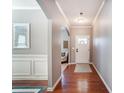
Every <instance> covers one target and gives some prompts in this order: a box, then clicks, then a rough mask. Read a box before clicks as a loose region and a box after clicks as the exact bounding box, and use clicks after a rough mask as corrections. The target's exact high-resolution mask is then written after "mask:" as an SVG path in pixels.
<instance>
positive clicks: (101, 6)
mask: <svg viewBox="0 0 124 93" xmlns="http://www.w3.org/2000/svg"><path fill="white" fill-rule="evenodd" d="M105 1H106V0H103V2H102V3H101V5H100V7H99V9H98V11H97V13H96V16H95V17H94V19H93V22H92V25H94V24H95V22H96V20H97V18H98V16H99V15H100V13H101V11H102V9H103V6H104V4H105Z"/></svg>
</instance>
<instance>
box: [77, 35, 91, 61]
mask: <svg viewBox="0 0 124 93" xmlns="http://www.w3.org/2000/svg"><path fill="white" fill-rule="evenodd" d="M78 36H83V37H88V39H89V59H88V60H84V62H83V63H90V35H76V36H75V63H82V62H76V39H77V37H78Z"/></svg>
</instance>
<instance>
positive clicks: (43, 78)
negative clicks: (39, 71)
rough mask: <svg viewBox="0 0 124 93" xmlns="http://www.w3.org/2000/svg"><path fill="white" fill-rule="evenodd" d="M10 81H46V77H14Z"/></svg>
mask: <svg viewBox="0 0 124 93" xmlns="http://www.w3.org/2000/svg"><path fill="white" fill-rule="evenodd" d="M12 80H48V76H47V75H42V76H39V77H38V76H14V77H13V78H12Z"/></svg>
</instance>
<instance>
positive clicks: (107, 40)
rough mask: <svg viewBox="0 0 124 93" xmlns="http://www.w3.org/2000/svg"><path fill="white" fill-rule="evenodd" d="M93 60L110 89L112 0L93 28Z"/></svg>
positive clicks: (108, 2)
mask: <svg viewBox="0 0 124 93" xmlns="http://www.w3.org/2000/svg"><path fill="white" fill-rule="evenodd" d="M93 33H94V34H93V53H94V54H93V62H94V64H95V65H96V67H97V69H98V70H99V72H100V73H101V75H102V77H103V78H104V80H105V81H106V83H107V85H108V86H109V87H110V89H112V1H111V0H106V3H105V5H104V7H103V9H102V11H101V13H100V15H99V16H98V18H97V20H96V23H95V24H94V29H93Z"/></svg>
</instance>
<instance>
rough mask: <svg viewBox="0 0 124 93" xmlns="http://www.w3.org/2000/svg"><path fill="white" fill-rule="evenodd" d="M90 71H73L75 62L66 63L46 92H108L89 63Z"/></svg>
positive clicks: (14, 82) (44, 83)
mask: <svg viewBox="0 0 124 93" xmlns="http://www.w3.org/2000/svg"><path fill="white" fill-rule="evenodd" d="M90 67H91V69H92V72H89V73H74V69H75V64H73V65H68V67H67V68H66V69H65V70H64V72H63V73H62V74H63V77H62V79H61V81H60V82H59V84H58V85H57V87H56V88H55V90H54V91H53V92H46V93H109V92H108V91H107V89H106V87H105V85H104V84H103V82H102V80H101V79H100V77H99V76H98V74H97V72H96V71H95V69H94V67H93V66H92V65H90ZM14 85H18V86H20V85H22V86H26V85H27V86H28V85H31V86H38V85H47V81H24V80H22V81H17V80H16V81H13V86H14Z"/></svg>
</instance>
